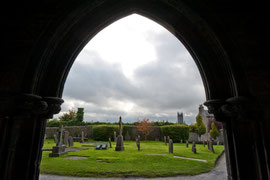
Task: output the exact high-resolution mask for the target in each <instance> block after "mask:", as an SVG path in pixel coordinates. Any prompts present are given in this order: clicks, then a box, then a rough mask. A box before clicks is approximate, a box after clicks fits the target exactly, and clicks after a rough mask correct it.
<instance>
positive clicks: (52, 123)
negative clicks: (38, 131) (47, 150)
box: [47, 119, 60, 127]
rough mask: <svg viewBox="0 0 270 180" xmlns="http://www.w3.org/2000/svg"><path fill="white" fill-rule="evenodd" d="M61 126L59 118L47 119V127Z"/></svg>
mask: <svg viewBox="0 0 270 180" xmlns="http://www.w3.org/2000/svg"><path fill="white" fill-rule="evenodd" d="M59 126H60V121H58V120H57V119H52V120H48V121H47V127H59Z"/></svg>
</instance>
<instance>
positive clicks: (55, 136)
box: [53, 134, 58, 145]
mask: <svg viewBox="0 0 270 180" xmlns="http://www.w3.org/2000/svg"><path fill="white" fill-rule="evenodd" d="M53 139H54V142H55V144H56V145H57V144H58V139H57V135H56V134H54V135H53Z"/></svg>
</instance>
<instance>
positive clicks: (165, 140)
mask: <svg viewBox="0 0 270 180" xmlns="http://www.w3.org/2000/svg"><path fill="white" fill-rule="evenodd" d="M164 143H165V145H166V146H167V139H166V136H164Z"/></svg>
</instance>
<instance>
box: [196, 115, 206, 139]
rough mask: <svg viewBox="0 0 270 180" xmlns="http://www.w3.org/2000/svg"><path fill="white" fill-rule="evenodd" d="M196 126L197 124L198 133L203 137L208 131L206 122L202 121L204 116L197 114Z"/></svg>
mask: <svg viewBox="0 0 270 180" xmlns="http://www.w3.org/2000/svg"><path fill="white" fill-rule="evenodd" d="M196 126H197V133H198V135H199V136H200V137H201V135H203V134H204V133H205V132H206V128H205V125H204V123H203V122H202V116H201V115H200V114H198V115H197V116H196Z"/></svg>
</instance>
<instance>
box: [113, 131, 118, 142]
mask: <svg viewBox="0 0 270 180" xmlns="http://www.w3.org/2000/svg"><path fill="white" fill-rule="evenodd" d="M113 140H114V142H116V140H117V137H116V132H115V131H114V132H113Z"/></svg>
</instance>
